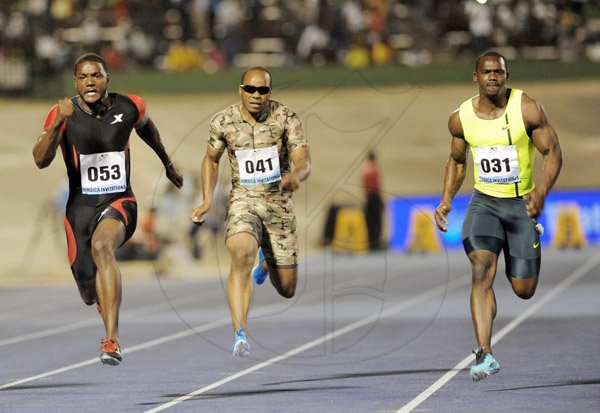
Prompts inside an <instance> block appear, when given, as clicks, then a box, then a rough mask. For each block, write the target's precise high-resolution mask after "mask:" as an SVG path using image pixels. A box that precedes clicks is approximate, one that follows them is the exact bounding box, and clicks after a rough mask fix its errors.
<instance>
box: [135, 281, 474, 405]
mask: <svg viewBox="0 0 600 413" xmlns="http://www.w3.org/2000/svg"><path fill="white" fill-rule="evenodd" d="M468 283H470V277H469V276H462V277H460V278H457V279H455V280H452V281H450V282H449V283H448V284H443V285H440V286H438V287H435V288H432V289H431V290H429V291H426V292H424V293H421V294H419V295H417V296H415V297H413V298H411V299H409V300H407V301H404V302H402V303H400V304H396V305H395V306H392V307H390V308H388V309H386V310H384V311H382V312H380V313H376V314H372V315H370V316H367V317H365V318H363V319H362V320H358V321H356V322H354V323H352V324H349V325H347V326H346V327H342V328H340V329H337V330H335V331H333V332H331V333H328V334H325V335H324V336H321V337H319V338H317V339H315V340H312V341H309V342H308V343H305V344H303V345H301V346H299V347H296V348H295V349H293V350H290V351H288V352H286V353H284V354H281V355H279V356H276V357H273V358H271V359H269V360H266V361H263V362H262V363H258V364H256V365H254V366H252V367H249V368H247V369H245V370H242V371H239V372H237V373H235V374H232V375H231V376H228V377H225V378H223V379H221V380H219V381H216V382H214V383H211V384H209V385H207V386H204V387H202V388H200V389H198V390H195V391H193V392H191V393H188V394H186V395H184V396H181V397H178V398H176V399H174V400H171V401H170V402H167V403H164V404H161V405H160V406H157V407H155V408H152V409H150V410H146V412H145V413H156V412H160V411H163V410H165V409H168V408H171V407H174V406H176V405H178V404H179V403H181V402H184V401H186V400H189V399H191V398H193V397H196V396H199V395H201V394H203V393H206V392H208V391H210V390H213V389H215V388H217V387H220V386H222V385H224V384H227V383H229V382H232V381H234V380H236V379H239V378H240V377H244V376H247V375H248V374H251V373H253V372H255V371H258V370H260V369H263V368H265V367H268V366H270V365H272V364H275V363H278V362H280V361H282V360H285V359H288V358H290V357H293V356H295V355H297V354H300V353H302V352H304V351H306V350H310V349H311V348H313V347H316V346H318V345H321V344H323V343H326V342H328V341H330V340H333V339H336V338H338V337H340V336H342V335H344V334H347V333H350V332H352V331H354V330H357V329H359V328H361V327H364V326H366V325H368V324H371V323H373V322H377V321H379V320H381V319H382V318H385V317H389V316H391V315H394V314H396V313H398V312H400V311H402V310H405V309H407V308H410V307H412V306H414V305H417V304H420V303H422V302H425V301H428V300H431V299H433V298H435V297H437V296H439V295H443V294H445V293H447V292H448V291H452V290H455V289H457V288H460V287H463V286H464V285H467V284H468Z"/></svg>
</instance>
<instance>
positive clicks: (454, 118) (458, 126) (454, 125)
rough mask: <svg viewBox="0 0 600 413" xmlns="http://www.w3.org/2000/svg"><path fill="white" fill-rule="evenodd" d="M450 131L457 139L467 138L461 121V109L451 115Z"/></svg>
mask: <svg viewBox="0 0 600 413" xmlns="http://www.w3.org/2000/svg"><path fill="white" fill-rule="evenodd" d="M448 131H449V132H450V134H451V135H452V136H454V137H455V138H461V139H464V138H465V135H464V131H463V126H462V122H461V121H460V115H459V109H456V110H455V111H454V112H452V113H451V114H450V118H449V119H448Z"/></svg>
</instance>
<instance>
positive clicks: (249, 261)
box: [230, 250, 256, 269]
mask: <svg viewBox="0 0 600 413" xmlns="http://www.w3.org/2000/svg"><path fill="white" fill-rule="evenodd" d="M230 253H231V264H232V265H233V266H234V267H235V268H246V269H248V268H252V266H253V265H254V261H255V260H256V253H251V252H249V251H245V250H232V251H230Z"/></svg>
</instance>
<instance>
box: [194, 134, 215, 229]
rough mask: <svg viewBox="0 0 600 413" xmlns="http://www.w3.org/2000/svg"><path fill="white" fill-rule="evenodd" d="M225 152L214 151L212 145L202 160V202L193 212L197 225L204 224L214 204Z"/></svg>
mask: <svg viewBox="0 0 600 413" xmlns="http://www.w3.org/2000/svg"><path fill="white" fill-rule="evenodd" d="M222 154H223V151H218V150H216V149H213V148H212V147H211V146H210V145H209V146H208V147H207V148H206V154H205V155H204V158H203V159H202V167H201V169H200V181H201V184H202V198H203V200H202V202H201V203H200V205H198V206H197V207H196V208H194V210H193V211H192V215H191V217H190V218H191V219H192V221H193V222H195V223H196V224H202V223H203V222H204V215H205V214H206V213H207V212H208V211H209V209H210V207H211V204H212V197H213V192H214V191H215V186H217V179H218V178H219V160H220V159H221V155H222Z"/></svg>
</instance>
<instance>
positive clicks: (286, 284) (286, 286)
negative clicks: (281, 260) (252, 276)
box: [271, 270, 298, 298]
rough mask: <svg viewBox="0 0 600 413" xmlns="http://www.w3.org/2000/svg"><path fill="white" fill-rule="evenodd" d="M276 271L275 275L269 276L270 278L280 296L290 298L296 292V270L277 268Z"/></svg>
mask: <svg viewBox="0 0 600 413" xmlns="http://www.w3.org/2000/svg"><path fill="white" fill-rule="evenodd" d="M271 271H273V270H271ZM276 272H277V274H276V276H275V277H271V280H272V282H273V285H274V286H275V288H276V289H277V292H278V293H279V295H281V296H282V297H285V298H292V297H293V296H294V295H295V294H296V284H297V283H298V275H297V273H296V270H279V271H276Z"/></svg>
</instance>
